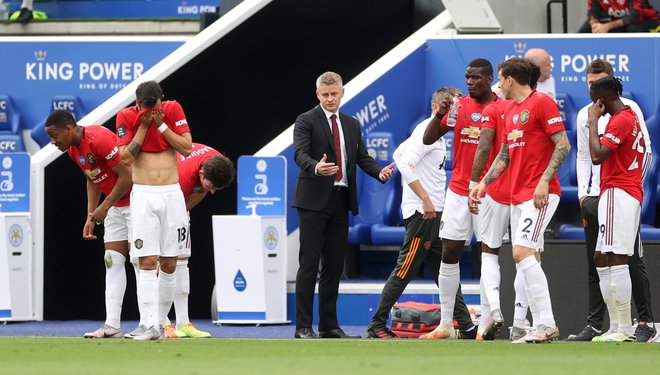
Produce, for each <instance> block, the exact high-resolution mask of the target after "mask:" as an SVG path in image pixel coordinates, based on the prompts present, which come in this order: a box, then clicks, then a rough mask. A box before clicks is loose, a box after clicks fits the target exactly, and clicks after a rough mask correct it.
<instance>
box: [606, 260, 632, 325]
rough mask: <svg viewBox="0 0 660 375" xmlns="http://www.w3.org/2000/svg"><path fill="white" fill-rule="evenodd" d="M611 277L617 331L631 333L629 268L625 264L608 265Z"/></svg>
mask: <svg viewBox="0 0 660 375" xmlns="http://www.w3.org/2000/svg"><path fill="white" fill-rule="evenodd" d="M610 275H611V278H612V295H613V297H614V298H613V299H614V301H615V305H616V311H617V315H618V317H619V327H618V331H619V332H621V333H623V334H625V335H628V336H630V335H632V333H633V329H632V318H631V317H630V298H631V295H632V283H631V281H630V270H629V269H628V265H627V264H622V265H619V266H611V267H610Z"/></svg>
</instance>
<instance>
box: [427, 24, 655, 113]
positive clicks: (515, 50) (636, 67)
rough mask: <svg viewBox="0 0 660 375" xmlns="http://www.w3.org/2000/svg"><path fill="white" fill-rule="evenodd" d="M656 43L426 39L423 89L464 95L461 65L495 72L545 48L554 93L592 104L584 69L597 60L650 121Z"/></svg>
mask: <svg viewBox="0 0 660 375" xmlns="http://www.w3.org/2000/svg"><path fill="white" fill-rule="evenodd" d="M659 43H660V39H658V38H649V37H631V36H626V37H625V38H606V39H605V38H604V39H594V38H520V37H499V38H488V39H476V38H475V39H436V40H429V41H428V42H427V45H428V47H429V49H428V50H427V53H428V58H429V60H428V63H427V66H428V69H427V80H426V82H427V84H428V85H429V86H428V87H427V91H429V90H432V89H433V88H435V87H436V86H445V85H451V86H455V87H457V88H459V89H461V90H462V91H464V92H465V91H466V88H465V78H464V72H465V67H466V66H467V64H468V63H469V62H470V61H471V60H473V59H475V58H478V57H483V58H485V59H488V60H489V61H490V62H491V63H492V64H493V69H495V71H497V64H498V63H500V62H502V61H504V60H507V59H509V58H511V57H513V56H520V57H522V56H523V55H524V54H525V52H526V51H527V50H529V49H531V48H543V49H545V50H546V51H548V53H549V54H550V56H551V58H552V62H553V69H552V76H553V77H554V79H555V85H556V90H557V93H566V94H569V95H570V96H571V97H572V99H573V101H574V102H575V105H576V107H577V109H580V108H582V107H583V106H585V105H586V104H588V103H590V102H591V101H590V100H589V90H588V88H587V79H586V76H587V67H588V66H589V63H590V62H591V61H593V60H595V59H597V58H600V59H605V60H607V61H608V62H610V63H611V64H612V65H613V66H614V75H615V76H617V77H619V78H620V79H621V80H622V83H623V90H624V91H626V92H629V93H632V96H634V98H632V99H635V100H636V101H637V103H638V104H639V106H640V107H641V108H642V111H643V112H644V115H645V116H646V117H649V116H650V115H651V114H652V113H654V112H655V110H656V107H657V103H658V93H659V91H658V89H659V88H660V87H658V78H659V77H658V73H659V72H658V62H659V61H658V60H657V59H655V54H654V52H655V53H656V54H657V53H658V52H656V51H657V49H658V48H659ZM495 75H497V73H496V72H495ZM495 81H497V77H495Z"/></svg>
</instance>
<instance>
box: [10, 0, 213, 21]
mask: <svg viewBox="0 0 660 375" xmlns="http://www.w3.org/2000/svg"><path fill="white" fill-rule="evenodd" d="M5 2H8V0H5ZM21 4H22V0H13V1H11V4H10V9H11V10H12V11H16V10H19V9H20V8H21ZM219 5H220V1H219V0H77V1H46V2H39V1H38V2H36V4H34V9H35V10H39V11H42V12H46V14H47V15H48V18H49V19H58V18H66V19H72V18H82V19H113V18H114V19H136V18H148V19H153V18H187V19H196V18H199V16H200V15H201V14H203V13H216V12H217V8H216V7H218V6H219Z"/></svg>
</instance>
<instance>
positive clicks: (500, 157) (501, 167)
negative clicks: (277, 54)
mask: <svg viewBox="0 0 660 375" xmlns="http://www.w3.org/2000/svg"><path fill="white" fill-rule="evenodd" d="M509 160H510V159H509V145H507V144H506V143H503V144H502V148H501V149H500V153H499V154H497V157H495V160H493V165H491V166H490V169H489V170H488V173H486V175H485V176H484V178H483V180H482V182H483V183H485V184H486V185H490V184H491V183H493V181H495V180H496V179H497V178H498V177H500V176H501V175H502V173H504V171H505V170H506V169H507V168H508V167H509Z"/></svg>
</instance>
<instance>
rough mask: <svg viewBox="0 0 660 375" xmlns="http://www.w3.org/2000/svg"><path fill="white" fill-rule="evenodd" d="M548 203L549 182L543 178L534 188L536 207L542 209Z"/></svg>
mask: <svg viewBox="0 0 660 375" xmlns="http://www.w3.org/2000/svg"><path fill="white" fill-rule="evenodd" d="M547 205H548V183H547V182H545V181H543V180H541V181H539V184H538V185H536V189H534V207H536V208H537V209H539V210H540V209H541V208H543V207H545V206H547Z"/></svg>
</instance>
